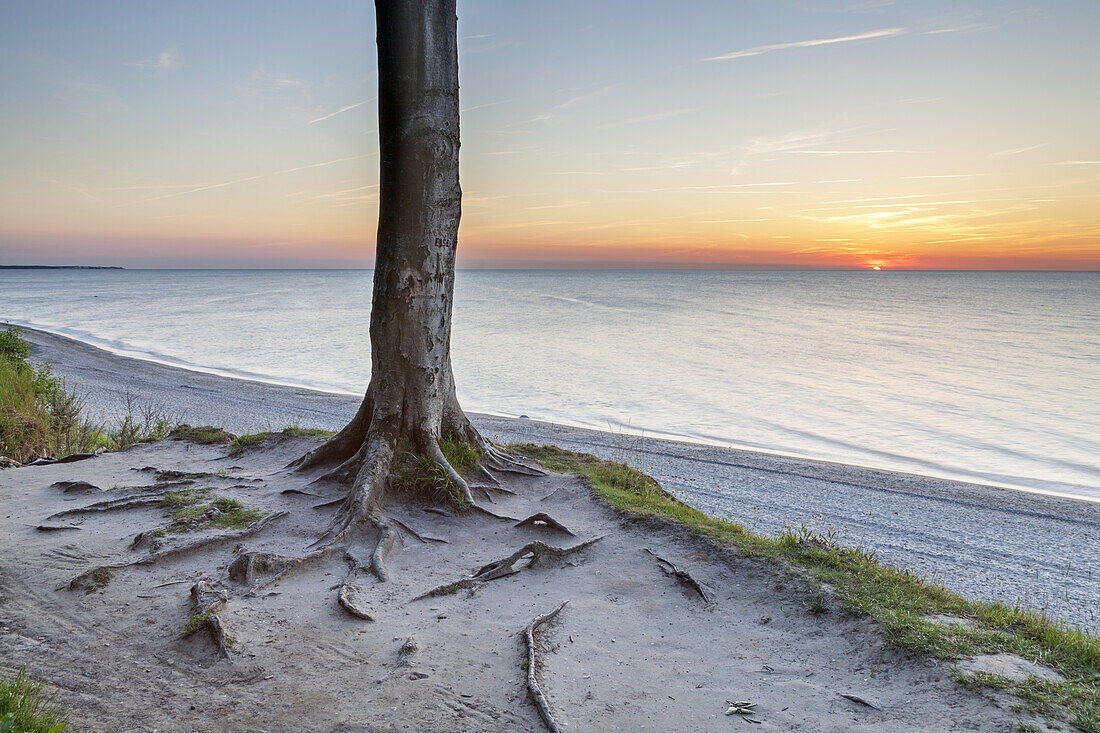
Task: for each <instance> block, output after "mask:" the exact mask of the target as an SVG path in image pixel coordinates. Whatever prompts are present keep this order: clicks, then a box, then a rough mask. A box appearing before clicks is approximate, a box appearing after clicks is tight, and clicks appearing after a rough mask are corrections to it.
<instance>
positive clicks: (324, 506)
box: [313, 496, 347, 509]
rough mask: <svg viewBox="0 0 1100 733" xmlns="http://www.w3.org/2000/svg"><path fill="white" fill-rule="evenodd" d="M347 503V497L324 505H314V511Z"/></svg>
mask: <svg viewBox="0 0 1100 733" xmlns="http://www.w3.org/2000/svg"><path fill="white" fill-rule="evenodd" d="M345 501H347V497H346V496H345V497H342V498H340V499H333V500H332V501H326V502H324V503H323V504H314V505H313V508H314V509H328V508H329V507H330V506H340V505H341V504H343V503H344V502H345Z"/></svg>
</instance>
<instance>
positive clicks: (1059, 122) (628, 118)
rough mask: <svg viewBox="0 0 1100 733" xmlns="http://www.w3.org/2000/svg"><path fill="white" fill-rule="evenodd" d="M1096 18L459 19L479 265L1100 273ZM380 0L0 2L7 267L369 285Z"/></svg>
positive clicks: (578, 11)
mask: <svg viewBox="0 0 1100 733" xmlns="http://www.w3.org/2000/svg"><path fill="white" fill-rule="evenodd" d="M1098 29H1100V3H1098V2H1096V1H1095V0H1082V1H1079V2H1077V1H1072V0H1059V1H1057V2H1041V3H1040V2H1023V1H1019V2H1017V1H1015V0H1004V1H998V0H982V1H981V2H979V1H978V0H971V2H969V3H967V2H940V1H939V0H920V1H917V0H912V1H910V2H906V1H904V0H755V1H749V0H707V1H704V0H684V2H667V0H662V1H660V2H657V1H650V0H644V1H643V0H584V1H583V2H581V1H578V0H553V1H552V2H535V1H534V0H459V35H460V49H461V51H460V56H459V64H460V69H461V72H460V73H461V80H462V90H461V100H462V108H463V113H462V126H463V127H462V136H463V147H462V183H463V190H464V200H463V212H464V213H463V220H462V227H461V232H460V247H459V264H460V266H465V267H765V266H775V267H872V266H876V265H877V266H880V267H883V268H884V269H888V268H934V269H938V268H987V269H1100V205H1098V204H1100V94H1098V93H1097V83H1098V82H1097V74H1098V71H1100V43H1097V42H1096V38H1095V36H1096V32H1097V30H1098ZM374 32H375V31H374V9H373V3H371V2H368V1H367V0H359V1H358V2H313V3H305V2H300V3H271V2H230V3H226V2H186V3H182V2H180V3H151V2H148V1H147V0H143V1H141V2H111V3H107V2H103V3H99V2H97V3H90V2H86V1H80V2H76V1H74V2H50V1H41V2H31V1H30V0H25V1H22V2H5V3H4V4H3V7H2V9H0V130H2V135H0V264H28V263H36V264H94V265H123V266H128V267H370V266H371V264H372V260H373V250H374V232H375V226H376V217H377V196H378V188H377V181H378V171H377V167H378V152H377V151H378V140H377V128H376V123H377V111H376V104H377V102H376V100H375V93H376V83H377V79H376V76H375V46H374Z"/></svg>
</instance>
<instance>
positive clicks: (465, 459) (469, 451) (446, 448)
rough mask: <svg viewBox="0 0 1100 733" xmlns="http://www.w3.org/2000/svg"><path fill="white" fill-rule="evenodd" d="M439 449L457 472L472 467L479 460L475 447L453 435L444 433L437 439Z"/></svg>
mask: <svg viewBox="0 0 1100 733" xmlns="http://www.w3.org/2000/svg"><path fill="white" fill-rule="evenodd" d="M439 449H440V450H441V451H442V452H443V457H444V458H446V459H447V463H450V464H451V466H453V467H454V469H455V470H456V471H458V472H459V473H462V472H463V471H465V470H466V469H468V468H473V467H474V466H476V465H477V462H478V461H480V460H481V456H480V455H478V452H477V448H475V447H474V446H472V445H471V444H470V443H467V442H466V441H465V440H462V439H461V438H459V437H457V436H455V435H444V436H443V437H442V439H440V441H439Z"/></svg>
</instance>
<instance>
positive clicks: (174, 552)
mask: <svg viewBox="0 0 1100 733" xmlns="http://www.w3.org/2000/svg"><path fill="white" fill-rule="evenodd" d="M287 514H288V512H276V513H275V514H268V515H267V516H266V517H264V518H262V519H258V520H256V521H255V522H253V523H252V524H250V525H248V526H247V527H245V528H244V529H242V530H239V531H237V532H223V533H221V534H216V535H211V536H210V537H204V538H202V539H200V540H196V541H195V542H191V543H188V544H185V545H180V546H179V547H171V548H169V549H167V550H163V551H161V552H156V553H153V554H150V555H146V556H145V557H142V558H138V559H137V560H132V561H130V562H123V563H114V564H112V565H100V566H99V567H95V568H92V569H91V570H86V571H84V572H83V573H81V574H80V575H78V576H76V577H75V578H73V579H72V580H71V581H69V590H76V589H77V588H85V589H88V588H91V589H92V590H94V589H96V588H102V587H103V586H105V585H106V584H107V581H109V580H110V577H111V573H112V571H114V570H122V569H124V568H130V567H137V566H140V565H155V564H156V563H159V562H161V561H162V560H168V559H171V558H175V557H181V556H183V555H189V554H191V553H192V552H195V551H197V550H200V549H203V548H205V547H209V546H211V545H218V544H222V543H224V542H232V541H234V540H239V539H243V538H245V537H250V536H252V535H254V534H256V533H257V532H259V531H260V530H262V529H263V528H264V527H266V526H267V525H269V524H271V523H272V522H274V521H276V520H279V519H282V518H283V517H285V516H287Z"/></svg>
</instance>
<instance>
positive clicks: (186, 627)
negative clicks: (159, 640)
mask: <svg viewBox="0 0 1100 733" xmlns="http://www.w3.org/2000/svg"><path fill="white" fill-rule="evenodd" d="M213 615H214V612H213V611H204V612H202V613H193V614H191V615H190V616H189V617H188V618H187V621H185V622H184V624H183V635H184V636H191V634H193V633H195V632H196V631H198V630H199V629H201V628H202V627H203V626H206V622H207V620H209V618H210V617H211V616H213Z"/></svg>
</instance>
